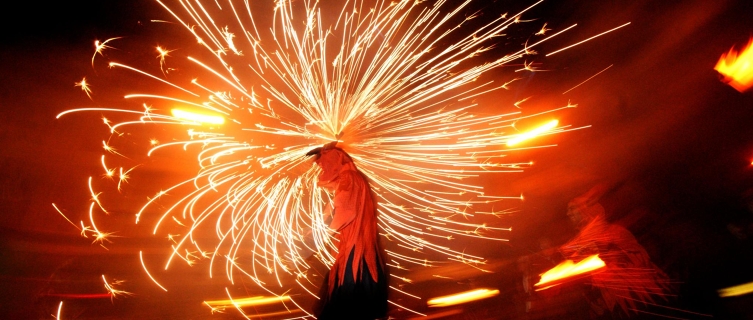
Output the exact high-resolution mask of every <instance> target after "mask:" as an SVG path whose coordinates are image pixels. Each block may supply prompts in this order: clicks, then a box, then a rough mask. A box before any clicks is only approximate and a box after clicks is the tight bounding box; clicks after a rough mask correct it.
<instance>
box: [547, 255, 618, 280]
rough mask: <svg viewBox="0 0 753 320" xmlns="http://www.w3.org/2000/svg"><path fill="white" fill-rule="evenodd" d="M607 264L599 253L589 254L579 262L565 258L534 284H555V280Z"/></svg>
mask: <svg viewBox="0 0 753 320" xmlns="http://www.w3.org/2000/svg"><path fill="white" fill-rule="evenodd" d="M605 266H606V264H604V261H602V260H601V259H600V258H599V255H598V254H596V255H592V256H589V257H588V258H585V259H583V260H581V261H580V262H578V263H574V262H573V261H572V260H565V261H563V262H561V263H560V264H558V265H557V266H555V267H554V268H551V269H549V270H548V271H547V272H544V274H542V275H541V280H539V282H538V283H536V284H535V285H534V286H536V287H540V286H543V285H545V284H553V283H554V282H555V281H558V280H563V279H566V278H571V277H574V276H578V275H582V274H585V273H588V272H591V271H594V270H597V269H601V268H603V267H605Z"/></svg>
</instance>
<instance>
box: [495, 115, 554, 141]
mask: <svg viewBox="0 0 753 320" xmlns="http://www.w3.org/2000/svg"><path fill="white" fill-rule="evenodd" d="M557 124H559V120H552V121H549V122H547V123H545V124H543V125H541V126H538V127H536V128H534V129H531V130H530V131H527V132H524V133H521V134H519V135H516V136H514V137H513V138H511V139H510V140H507V146H508V147H512V146H515V145H518V144H520V143H522V142H524V141H528V140H531V139H533V138H536V137H538V136H540V135H542V134H544V133H547V132H549V131H551V130H552V129H554V128H556V127H557Z"/></svg>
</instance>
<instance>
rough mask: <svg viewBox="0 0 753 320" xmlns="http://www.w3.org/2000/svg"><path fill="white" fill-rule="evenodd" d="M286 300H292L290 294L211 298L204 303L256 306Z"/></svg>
mask: <svg viewBox="0 0 753 320" xmlns="http://www.w3.org/2000/svg"><path fill="white" fill-rule="evenodd" d="M285 301H290V296H280V297H265V296H256V297H248V298H241V299H232V300H210V301H204V303H205V304H206V305H208V306H210V307H230V306H235V307H255V306H263V305H268V304H274V303H283V302H285Z"/></svg>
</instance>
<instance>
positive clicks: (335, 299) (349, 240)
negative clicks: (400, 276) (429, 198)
mask: <svg viewBox="0 0 753 320" xmlns="http://www.w3.org/2000/svg"><path fill="white" fill-rule="evenodd" d="M307 155H316V157H317V158H316V164H317V165H319V167H320V168H321V169H322V172H321V173H320V175H319V179H318V185H319V186H320V187H322V188H324V189H325V190H327V191H329V192H331V193H334V212H333V213H334V217H333V219H332V222H331V223H330V225H329V228H330V232H333V233H334V234H335V237H336V238H337V240H338V243H337V254H336V257H335V263H334V265H332V268H331V269H330V271H329V273H328V276H327V277H326V279H325V280H324V285H323V286H322V288H321V290H320V294H319V295H320V299H321V300H320V303H319V305H318V306H317V307H315V309H317V310H314V311H315V313H316V316H317V318H318V319H320V320H322V319H324V320H326V319H356V320H360V319H364V320H367V319H368V320H373V319H378V318H383V317H385V316H386V315H387V276H386V272H385V265H384V261H383V260H382V256H381V251H380V248H379V244H378V242H377V216H376V214H377V211H376V205H375V202H374V198H373V196H372V194H371V188H370V187H369V183H368V181H367V180H366V177H364V176H363V174H362V173H361V172H360V171H358V169H357V168H356V165H355V164H354V163H353V160H352V159H351V158H350V156H349V155H348V154H347V153H345V151H343V150H342V149H340V148H337V147H335V144H334V143H331V144H328V145H326V146H324V147H323V148H317V149H314V150H312V151H310V152H309V153H308V154H307Z"/></svg>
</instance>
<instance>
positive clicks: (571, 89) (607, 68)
mask: <svg viewBox="0 0 753 320" xmlns="http://www.w3.org/2000/svg"><path fill="white" fill-rule="evenodd" d="M612 66H613V64H610V65H609V66H608V67H606V68H604V70H601V71H599V72H597V73H596V74H595V75H592V76H591V77H589V78H588V79H586V80H584V81H583V82H581V83H579V84H577V85H575V86H574V87H572V88H570V89H568V90H567V91H565V92H563V93H562V94H565V93H568V92H570V91H573V90H574V89H575V88H577V87H580V86H581V85H582V84H584V83H586V82H588V80H591V79H593V78H596V76H598V75H600V74H601V73H602V72H604V71H607V70H609V68H611V67H612Z"/></svg>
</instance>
